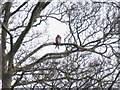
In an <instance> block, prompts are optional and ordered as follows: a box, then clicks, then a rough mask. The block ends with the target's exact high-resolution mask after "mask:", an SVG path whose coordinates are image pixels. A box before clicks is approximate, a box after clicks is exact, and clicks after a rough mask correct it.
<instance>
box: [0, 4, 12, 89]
mask: <svg viewBox="0 0 120 90" xmlns="http://www.w3.org/2000/svg"><path fill="white" fill-rule="evenodd" d="M11 5H12V2H6V3H5V7H4V12H3V13H4V20H3V23H2V24H3V25H4V26H5V27H6V28H8V21H9V18H10V8H11ZM3 25H2V38H1V39H2V42H1V45H2V90H6V89H7V90H10V88H11V81H12V74H11V67H8V63H9V60H11V59H10V58H9V57H8V56H7V55H6V53H5V50H6V36H7V32H6V29H5V27H4V26H3Z"/></svg>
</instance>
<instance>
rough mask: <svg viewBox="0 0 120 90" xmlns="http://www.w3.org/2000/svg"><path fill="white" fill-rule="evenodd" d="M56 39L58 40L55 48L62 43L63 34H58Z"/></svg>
mask: <svg viewBox="0 0 120 90" xmlns="http://www.w3.org/2000/svg"><path fill="white" fill-rule="evenodd" d="M55 41H56V47H55V48H58V49H59V44H60V43H61V36H60V35H57V36H56V38H55Z"/></svg>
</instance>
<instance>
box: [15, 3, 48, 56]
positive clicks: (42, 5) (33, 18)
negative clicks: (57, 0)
mask: <svg viewBox="0 0 120 90" xmlns="http://www.w3.org/2000/svg"><path fill="white" fill-rule="evenodd" d="M49 3H50V2H38V3H37V5H36V7H35V8H34V10H33V11H32V15H31V18H30V21H29V23H28V25H27V26H26V28H25V30H24V31H23V32H22V33H21V35H20V36H19V38H18V39H17V41H16V43H15V44H14V46H13V55H15V53H16V52H17V50H18V49H19V47H20V45H21V43H22V41H23V39H24V37H25V36H26V34H27V33H28V32H29V30H30V28H31V27H32V25H33V24H34V22H35V21H36V19H37V18H38V16H39V14H40V13H41V11H42V10H43V9H45V7H46V6H47V5H48V4H49Z"/></svg>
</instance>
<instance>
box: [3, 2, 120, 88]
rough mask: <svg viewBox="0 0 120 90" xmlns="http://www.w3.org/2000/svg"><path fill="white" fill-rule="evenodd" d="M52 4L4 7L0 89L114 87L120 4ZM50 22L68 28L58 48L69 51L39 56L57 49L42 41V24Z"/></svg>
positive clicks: (12, 4)
mask: <svg viewBox="0 0 120 90" xmlns="http://www.w3.org/2000/svg"><path fill="white" fill-rule="evenodd" d="M51 1H52V0H49V2H47V1H45V2H32V1H28V2H23V3H22V4H19V3H18V2H17V3H16V2H5V3H4V4H3V6H4V7H3V10H2V13H3V16H2V19H1V26H2V76H3V77H2V88H11V89H14V88H21V87H22V88H53V89H56V88H76V89H83V90H86V89H90V88H91V89H93V88H100V89H104V88H107V89H108V90H110V89H111V88H112V87H116V83H117V79H118V77H119V74H120V72H119V70H118V67H119V63H118V59H119V58H118V57H117V49H116V45H118V44H116V43H118V41H119V39H118V35H117V34H115V33H116V28H117V29H118V28H119V27H118V24H119V17H118V14H119V7H118V6H117V3H113V2H110V3H108V2H102V3H101V2H91V3H89V2H85V3H82V2H75V3H74V2H69V1H68V2H67V1H66V2H58V3H57V4H52V2H51ZM48 5H51V6H50V7H49V6H48ZM47 7H49V8H47ZM43 10H44V11H43ZM21 13H22V14H21ZM49 18H53V19H56V20H58V21H60V22H62V23H65V24H66V25H67V26H68V27H69V29H68V32H67V33H68V35H67V36H66V38H65V42H64V43H61V44H60V46H65V47H66V50H65V51H62V52H47V53H46V54H44V55H41V54H40V53H42V50H41V49H43V48H44V47H46V46H51V45H56V44H55V43H54V42H50V43H46V42H45V43H44V42H42V39H43V38H42V39H41V37H43V36H44V32H45V30H46V29H43V28H42V27H41V26H42V25H43V23H44V24H45V23H46V22H47V19H49ZM38 27H39V28H40V29H39V30H38ZM42 29H43V30H42ZM8 35H9V36H8ZM10 46H11V47H10Z"/></svg>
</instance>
